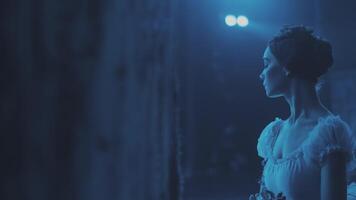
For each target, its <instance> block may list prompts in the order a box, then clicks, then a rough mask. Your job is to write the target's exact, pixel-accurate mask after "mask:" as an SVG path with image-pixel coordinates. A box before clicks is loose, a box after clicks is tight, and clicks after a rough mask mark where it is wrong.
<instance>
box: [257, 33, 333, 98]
mask: <svg viewBox="0 0 356 200" xmlns="http://www.w3.org/2000/svg"><path fill="white" fill-rule="evenodd" d="M263 58H264V64H265V67H264V70H263V71H262V73H261V75H260V78H261V79H262V80H263V83H264V86H265V89H266V92H267V94H268V95H269V96H275V95H279V93H282V92H283V90H285V89H287V88H288V86H287V85H288V81H289V80H290V79H292V78H295V79H302V80H304V81H308V82H310V83H311V84H314V85H315V83H317V80H318V78H319V77H320V76H321V75H323V74H324V73H326V72H327V71H328V69H329V68H330V67H331V65H332V63H333V57H332V48H331V45H330V43H328V42H327V41H325V40H323V39H321V38H319V37H317V36H315V35H314V34H313V31H312V30H310V29H308V28H306V27H304V26H286V27H284V28H282V29H281V31H280V33H279V34H278V35H277V36H275V37H274V38H272V40H270V41H269V43H268V46H267V48H266V50H265V52H264V56H263Z"/></svg>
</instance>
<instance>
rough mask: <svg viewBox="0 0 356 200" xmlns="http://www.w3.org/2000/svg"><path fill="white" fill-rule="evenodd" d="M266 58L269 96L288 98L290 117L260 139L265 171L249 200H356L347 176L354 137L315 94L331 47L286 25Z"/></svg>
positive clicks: (263, 76) (273, 124)
mask: <svg viewBox="0 0 356 200" xmlns="http://www.w3.org/2000/svg"><path fill="white" fill-rule="evenodd" d="M263 60H264V68H263V70H262V72H261V74H260V78H261V80H262V81H263V86H264V88H265V92H266V95H267V96H268V97H270V98H277V97H283V98H284V99H285V100H286V102H287V103H288V105H289V107H290V116H289V117H288V118H287V119H280V118H278V117H277V118H276V119H275V120H274V121H272V122H270V123H269V124H268V125H267V126H266V127H265V128H264V130H263V131H262V133H261V135H260V137H259V139H258V144H257V151H258V155H259V156H260V157H261V158H263V163H264V165H263V173H262V178H261V181H260V192H259V193H257V194H255V195H251V196H250V200H253V199H262V200H264V199H271V200H272V199H287V200H316V199H322V200H346V199H348V200H351V199H353V200H356V198H355V197H354V195H355V194H356V190H355V189H356V187H355V186H356V184H353V183H352V180H350V178H348V177H351V176H350V175H349V174H350V173H351V172H352V171H353V169H354V167H353V166H354V163H355V162H352V161H353V160H354V159H353V152H354V149H355V144H356V142H355V138H354V136H353V135H352V131H351V129H350V127H349V125H348V124H347V123H346V122H345V121H343V120H342V119H341V118H340V116H339V115H334V114H333V113H332V112H330V111H329V110H328V109H327V108H326V107H325V106H324V105H323V104H322V103H321V101H320V99H319V96H318V94H317V92H316V85H317V83H318V79H319V77H320V76H321V75H323V74H325V73H326V72H327V71H328V69H329V68H330V67H331V66H332V64H333V57H332V47H331V45H330V43H329V42H327V41H325V40H323V39H321V38H320V37H317V36H315V35H314V33H313V31H312V30H311V29H308V28H306V27H304V26H286V27H284V28H282V29H281V31H280V33H279V34H278V35H277V36H275V37H274V38H273V39H272V40H270V41H269V43H268V46H267V48H266V49H265V52H264V55H263ZM347 181H349V186H347Z"/></svg>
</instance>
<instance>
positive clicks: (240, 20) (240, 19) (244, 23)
mask: <svg viewBox="0 0 356 200" xmlns="http://www.w3.org/2000/svg"><path fill="white" fill-rule="evenodd" d="M236 23H237V24H238V25H239V26H240V27H246V26H247V25H248V23H249V21H248V18H247V17H246V16H244V15H240V16H238V17H237V19H236Z"/></svg>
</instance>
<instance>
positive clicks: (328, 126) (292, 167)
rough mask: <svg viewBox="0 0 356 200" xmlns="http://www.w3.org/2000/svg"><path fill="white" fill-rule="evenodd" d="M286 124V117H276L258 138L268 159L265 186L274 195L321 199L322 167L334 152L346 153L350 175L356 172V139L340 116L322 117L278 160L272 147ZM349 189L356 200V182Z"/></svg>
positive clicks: (260, 149) (300, 199)
mask: <svg viewBox="0 0 356 200" xmlns="http://www.w3.org/2000/svg"><path fill="white" fill-rule="evenodd" d="M282 123H283V120H281V119H280V118H276V119H275V120H274V121H272V122H271V123H269V124H268V125H267V126H266V127H265V128H264V130H263V131H262V133H261V135H260V137H259V139H258V144H257V152H258V155H259V156H260V157H262V158H263V160H264V167H263V173H262V179H261V180H262V182H261V188H262V187H263V188H264V189H266V190H268V191H271V192H273V193H274V194H279V193H283V195H284V196H285V197H286V199H287V200H318V199H320V179H321V177H320V174H321V173H320V172H321V167H322V166H323V164H324V163H325V162H324V161H325V160H326V158H327V156H328V155H329V154H330V153H331V152H334V151H341V152H344V153H345V155H346V158H347V174H348V177H351V173H354V172H355V171H356V170H355V169H356V167H355V166H356V165H355V163H356V162H355V161H356V159H355V158H354V152H355V151H354V149H356V148H355V147H356V145H355V144H356V142H355V141H356V139H355V137H354V136H353V134H352V131H351V129H350V127H349V126H348V125H347V124H346V123H345V122H344V121H343V120H342V119H341V118H340V117H339V116H335V115H330V116H327V117H321V118H319V120H318V123H317V124H316V125H315V126H314V127H313V129H312V130H311V131H310V132H309V135H308V137H307V138H306V139H305V140H304V142H303V143H302V144H301V145H300V146H299V148H297V149H296V150H295V151H293V152H292V153H291V154H289V156H287V157H285V158H283V159H278V158H275V157H273V155H272V149H273V147H274V143H275V142H276V138H277V136H278V134H279V130H280V128H281V125H282ZM347 189H348V194H347V199H348V200H356V184H355V183H353V182H351V183H350V184H349V185H348V188H347ZM257 199H258V198H257Z"/></svg>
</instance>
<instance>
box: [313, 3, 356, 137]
mask: <svg viewBox="0 0 356 200" xmlns="http://www.w3.org/2000/svg"><path fill="white" fill-rule="evenodd" d="M315 2H316V5H317V6H316V8H317V12H316V13H317V14H316V22H317V25H318V28H319V30H320V32H321V33H322V35H323V36H324V37H325V38H326V39H328V40H329V41H330V42H331V43H332V46H333V54H334V60H335V62H334V66H333V68H332V70H331V71H330V73H329V74H328V75H327V76H326V87H327V90H328V96H329V103H330V105H331V108H332V110H333V111H334V112H335V113H336V114H339V115H341V117H342V118H343V119H345V120H346V121H347V122H348V123H349V124H350V126H351V127H352V129H353V131H354V132H355V134H356V103H355V102H356V92H355V91H356V90H355V86H356V78H355V77H356V76H355V75H356V56H355V55H354V54H355V42H356V38H355V35H356V24H355V20H356V15H355V12H354V10H355V9H356V4H355V3H354V1H352V0H342V1H339V2H336V1H333V0H316V1H315Z"/></svg>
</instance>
